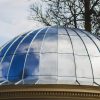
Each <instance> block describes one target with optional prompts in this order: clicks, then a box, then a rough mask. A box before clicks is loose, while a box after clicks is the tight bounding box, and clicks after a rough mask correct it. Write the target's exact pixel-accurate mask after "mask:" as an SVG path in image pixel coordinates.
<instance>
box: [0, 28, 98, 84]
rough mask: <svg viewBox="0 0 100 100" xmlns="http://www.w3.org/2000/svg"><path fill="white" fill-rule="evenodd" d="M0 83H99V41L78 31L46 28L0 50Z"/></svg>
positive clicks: (20, 37) (13, 41) (18, 38)
mask: <svg viewBox="0 0 100 100" xmlns="http://www.w3.org/2000/svg"><path fill="white" fill-rule="evenodd" d="M0 84H1V85H3V84H16V85H17V84H77V85H78V84H79V85H99V84H100V40H99V39H98V38H97V37H96V36H94V35H92V34H90V33H88V32H86V31H84V30H80V29H74V28H64V27H58V26H52V27H46V28H42V29H39V30H35V31H30V32H27V33H25V34H23V35H20V36H18V37H16V38H14V39H13V40H11V41H10V42H9V43H7V44H5V45H4V46H3V47H2V49H1V51H0Z"/></svg>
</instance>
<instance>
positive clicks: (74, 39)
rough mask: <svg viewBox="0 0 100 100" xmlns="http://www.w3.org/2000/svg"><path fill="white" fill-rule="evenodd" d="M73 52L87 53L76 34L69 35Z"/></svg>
mask: <svg viewBox="0 0 100 100" xmlns="http://www.w3.org/2000/svg"><path fill="white" fill-rule="evenodd" d="M71 40H72V44H73V48H74V53H75V54H78V55H87V52H86V48H85V46H84V44H83V42H82V40H81V39H80V38H79V37H78V36H71Z"/></svg>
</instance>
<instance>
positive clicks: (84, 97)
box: [0, 84, 100, 100]
mask: <svg viewBox="0 0 100 100" xmlns="http://www.w3.org/2000/svg"><path fill="white" fill-rule="evenodd" d="M4 99H7V100H11V99H12V100H41V99H44V100H100V87H96V86H78V85H62V84H60V85H56V84H55V85H51V84H50V85H17V86H15V85H6V86H0V100H4Z"/></svg>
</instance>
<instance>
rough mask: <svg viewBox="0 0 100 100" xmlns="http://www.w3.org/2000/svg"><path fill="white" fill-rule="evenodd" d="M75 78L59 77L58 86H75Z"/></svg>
mask: <svg viewBox="0 0 100 100" xmlns="http://www.w3.org/2000/svg"><path fill="white" fill-rule="evenodd" d="M75 81H76V78H75V77H58V81H57V83H58V84H75V83H76V82H75Z"/></svg>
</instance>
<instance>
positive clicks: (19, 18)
mask: <svg viewBox="0 0 100 100" xmlns="http://www.w3.org/2000/svg"><path fill="white" fill-rule="evenodd" d="M35 2H36V3H37V2H39V1H38V0H0V46H2V45H3V44H5V43H6V42H7V41H9V40H11V39H13V38H14V37H15V36H17V35H19V34H22V33H24V32H27V31H30V30H31V29H33V30H35V29H37V28H40V27H42V25H41V24H40V23H39V22H36V21H33V20H29V15H30V5H32V4H33V3H35Z"/></svg>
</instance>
